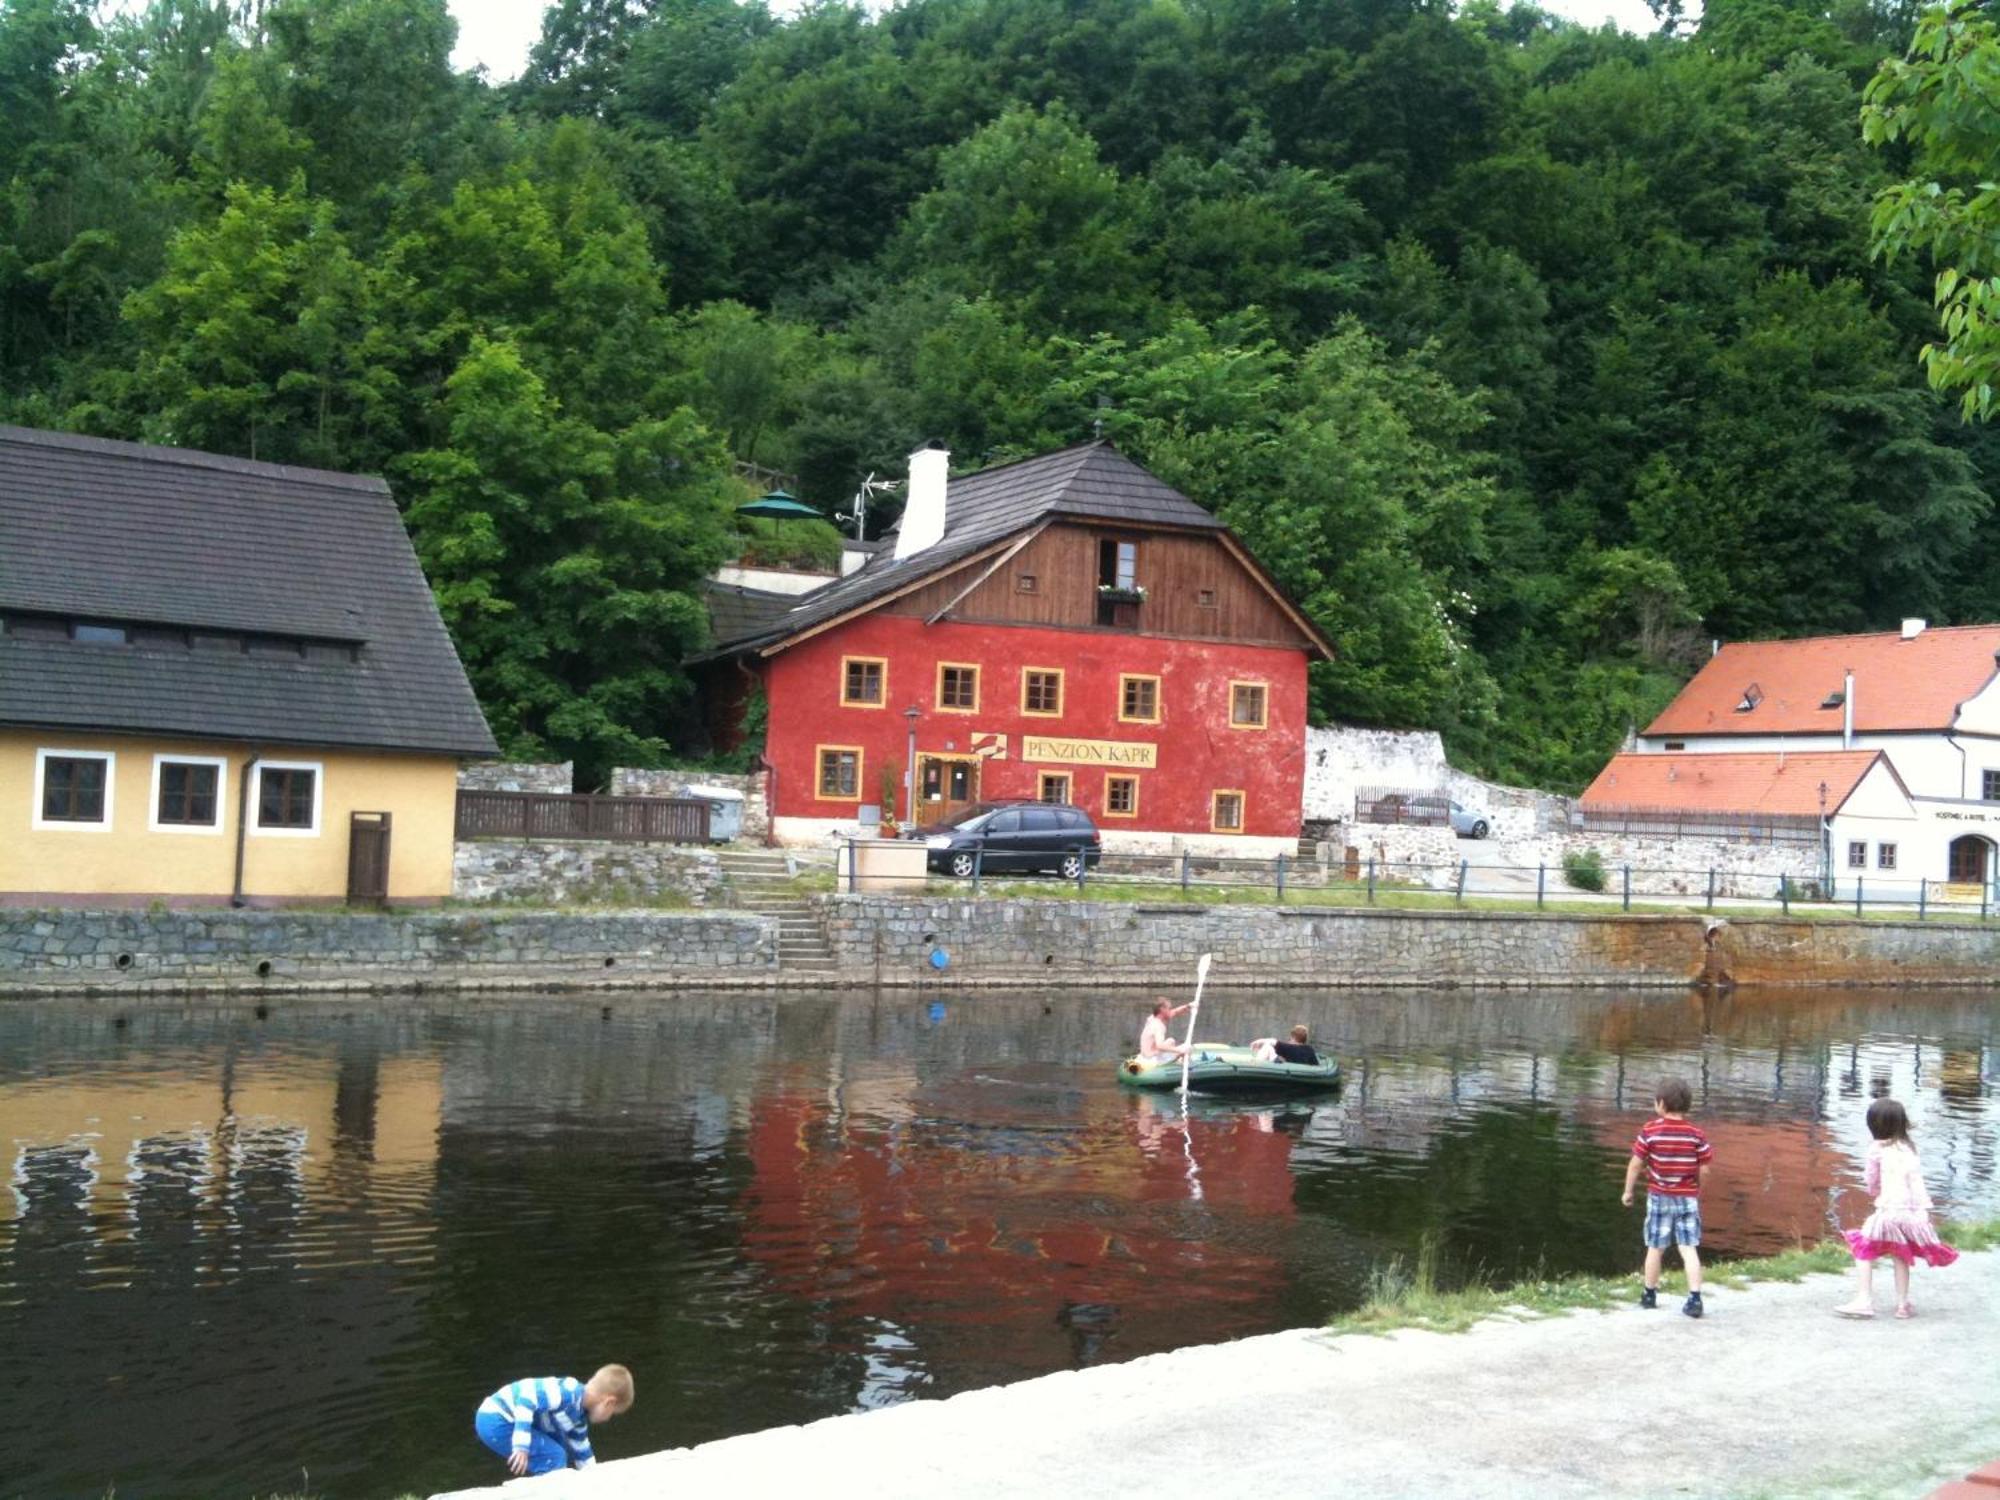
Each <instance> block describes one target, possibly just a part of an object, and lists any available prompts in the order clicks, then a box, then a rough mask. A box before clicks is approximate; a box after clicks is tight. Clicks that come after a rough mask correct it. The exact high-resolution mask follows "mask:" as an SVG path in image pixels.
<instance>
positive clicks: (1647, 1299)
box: [1639, 1286, 1660, 1309]
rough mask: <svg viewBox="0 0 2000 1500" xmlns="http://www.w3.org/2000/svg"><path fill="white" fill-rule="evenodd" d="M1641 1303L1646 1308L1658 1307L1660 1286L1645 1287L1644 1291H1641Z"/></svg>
mask: <svg viewBox="0 0 2000 1500" xmlns="http://www.w3.org/2000/svg"><path fill="white" fill-rule="evenodd" d="M1639 1305H1640V1306H1641V1307H1644V1308H1649V1309H1650V1308H1655V1307H1658V1306H1659V1305H1660V1291H1659V1288H1658V1287H1650V1286H1649V1287H1647V1288H1646V1289H1645V1290H1644V1291H1642V1292H1640V1293H1639Z"/></svg>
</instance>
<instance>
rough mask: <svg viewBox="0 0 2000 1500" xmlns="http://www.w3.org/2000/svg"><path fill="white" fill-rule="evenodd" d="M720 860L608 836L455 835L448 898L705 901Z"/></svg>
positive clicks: (539, 902)
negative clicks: (466, 836)
mask: <svg viewBox="0 0 2000 1500" xmlns="http://www.w3.org/2000/svg"><path fill="white" fill-rule="evenodd" d="M722 879H723V877H722V861H721V860H720V859H719V858H717V856H716V853H715V851H714V850H713V849H709V848H706V847H703V846H698V845H688V844H641V843H632V842H630V841H627V840H622V839H621V840H610V839H461V840H459V842H458V845H457V847H456V848H455V849H454V850H453V861H452V890H451V893H452V896H453V898H454V899H455V900H459V901H482V902H484V901H492V902H508V903H513V904H517V905H525V906H565V905H572V904H585V905H597V906H623V905H641V906H643V905H651V904H657V903H661V902H666V903H670V904H671V903H680V902H684V903H686V904H687V905H689V906H706V905H710V904H714V903H715V902H716V891H717V888H718V887H719V886H721V884H722Z"/></svg>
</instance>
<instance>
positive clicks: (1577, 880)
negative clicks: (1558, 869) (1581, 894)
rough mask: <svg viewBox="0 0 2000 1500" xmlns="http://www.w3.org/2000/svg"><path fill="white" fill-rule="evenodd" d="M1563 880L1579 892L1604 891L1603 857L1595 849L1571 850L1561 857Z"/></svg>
mask: <svg viewBox="0 0 2000 1500" xmlns="http://www.w3.org/2000/svg"><path fill="white" fill-rule="evenodd" d="M1563 879H1565V880H1567V881H1568V882H1569V883H1570V884H1571V885H1573V886H1575V887H1576V888H1577V889H1578V890H1580V891H1601V890H1603V889H1604V857H1603V856H1602V855H1601V854H1599V853H1598V852H1597V851H1596V850H1595V849H1581V850H1578V849H1572V850H1570V851H1569V852H1568V853H1567V854H1565V855H1564V856H1563Z"/></svg>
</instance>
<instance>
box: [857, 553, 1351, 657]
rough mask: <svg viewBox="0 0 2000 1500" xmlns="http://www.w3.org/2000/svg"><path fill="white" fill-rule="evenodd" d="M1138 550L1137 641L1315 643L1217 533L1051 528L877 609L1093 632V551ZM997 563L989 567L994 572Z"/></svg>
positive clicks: (1311, 646)
mask: <svg viewBox="0 0 2000 1500" xmlns="http://www.w3.org/2000/svg"><path fill="white" fill-rule="evenodd" d="M1106 538H1114V539H1121V540H1126V541H1133V542H1136V543H1137V544H1138V547H1139V556H1138V569H1137V577H1138V581H1139V583H1140V584H1141V585H1143V586H1144V588H1145V590H1146V601H1145V603H1143V604H1141V605H1139V606H1138V610H1137V613H1138V626H1137V629H1138V631H1139V632H1140V633H1141V634H1145V635H1167V636H1182V637H1189V638H1193V639H1197V640H1219V641H1236V642H1241V643H1244V644H1255V645H1272V646H1292V647H1297V648H1299V649H1301V650H1306V651H1320V650H1323V649H1324V648H1323V643H1322V642H1321V640H1320V639H1319V638H1318V637H1317V636H1316V635H1315V633H1314V632H1313V631H1312V630H1311V629H1310V627H1309V626H1307V625H1306V624H1305V622H1304V621H1303V620H1302V619H1300V618H1299V617H1298V616H1297V615H1296V613H1295V612H1294V611H1293V610H1292V609H1291V608H1290V607H1289V606H1288V605H1287V604H1286V602H1285V601H1284V600H1283V598H1282V597H1281V596H1280V595H1279V594H1278V593H1277V591H1276V589H1275V587H1274V586H1273V585H1272V584H1271V583H1269V582H1268V581H1267V580H1266V579H1265V578H1264V577H1263V576H1262V575H1261V574H1260V573H1259V572H1258V571H1257V569H1256V568H1255V566H1254V565H1253V564H1251V563H1250V562H1249V561H1248V558H1247V554H1245V553H1243V552H1241V551H1240V550H1239V549H1238V548H1237V547H1235V546H1232V545H1231V542H1230V541H1229V539H1228V538H1227V536H1226V534H1225V533H1219V532H1176V531H1147V530H1138V529H1134V528H1129V527H1128V528H1121V527H1118V526H1115V525H1083V524H1077V523H1074V522H1068V521H1059V522H1051V523H1050V524H1048V525H1046V526H1044V527H1043V528H1042V529H1041V530H1040V531H1038V532H1035V533H1033V534H1031V535H1030V536H1028V537H1027V538H1026V539H1025V541H1024V543H1023V544H1022V545H1020V546H1019V548H1018V549H1017V550H1016V549H1012V548H1010V549H1006V550H1003V551H1001V552H1000V553H998V554H989V555H987V556H984V557H982V558H980V559H978V560H977V561H975V562H973V563H971V564H969V565H967V566H965V567H963V568H955V569H953V570H951V571H950V572H948V573H946V574H944V575H942V576H940V577H938V578H936V579H934V580H932V581H931V582H929V583H927V584H925V585H924V586H923V587H921V588H919V589H915V590H913V591H911V592H910V593H907V594H904V595H902V596H901V597H900V598H897V599H893V600H891V601H890V602H888V603H887V604H885V605H883V606H882V607H883V609H884V610H885V611H887V612H889V613H892V614H902V615H917V616H921V617H922V618H924V619H930V618H932V617H934V616H938V615H940V613H942V617H943V618H945V619H949V620H956V621H958V622H960V623H962V624H995V625H1041V626H1054V627H1058V628H1063V627H1070V628H1078V629H1092V628H1098V611H1097V605H1098V595H1097V583H1098V575H1097V570H1098V544H1099V542H1101V541H1102V540H1104V539H1106ZM996 563H997V565H996Z"/></svg>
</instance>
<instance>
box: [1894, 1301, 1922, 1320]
mask: <svg viewBox="0 0 2000 1500" xmlns="http://www.w3.org/2000/svg"><path fill="white" fill-rule="evenodd" d="M1916 1315H1917V1310H1916V1309H1915V1308H1914V1307H1912V1306H1910V1304H1909V1303H1907V1302H1901V1303H1898V1304H1897V1306H1896V1316H1897V1317H1899V1318H1914V1317H1915V1316H1916Z"/></svg>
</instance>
